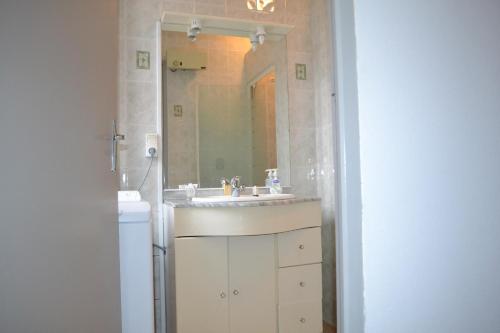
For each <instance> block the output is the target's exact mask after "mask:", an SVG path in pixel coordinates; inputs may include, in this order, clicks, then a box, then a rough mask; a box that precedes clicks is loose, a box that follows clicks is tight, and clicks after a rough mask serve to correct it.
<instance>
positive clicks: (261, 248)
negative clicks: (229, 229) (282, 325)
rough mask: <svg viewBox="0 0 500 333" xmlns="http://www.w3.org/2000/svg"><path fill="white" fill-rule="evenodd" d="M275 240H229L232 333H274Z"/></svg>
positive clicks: (275, 329)
mask: <svg viewBox="0 0 500 333" xmlns="http://www.w3.org/2000/svg"><path fill="white" fill-rule="evenodd" d="M275 252H276V249H275V237H274V236H273V235H265V236H243V237H229V289H230V301H229V304H230V327H231V332H232V333H256V332H258V333H276V331H277V295H276V281H277V278H276V270H277V264H276V262H277V260H276V254H275Z"/></svg>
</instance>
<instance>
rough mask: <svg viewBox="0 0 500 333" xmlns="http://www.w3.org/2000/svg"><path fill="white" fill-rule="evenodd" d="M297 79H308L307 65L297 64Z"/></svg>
mask: <svg viewBox="0 0 500 333" xmlns="http://www.w3.org/2000/svg"><path fill="white" fill-rule="evenodd" d="M295 77H296V78H297V80H306V79H307V69H306V64H295Z"/></svg>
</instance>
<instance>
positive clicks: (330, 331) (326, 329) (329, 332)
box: [323, 323, 337, 333]
mask: <svg viewBox="0 0 500 333" xmlns="http://www.w3.org/2000/svg"><path fill="white" fill-rule="evenodd" d="M323 333H337V329H336V328H335V327H334V326H331V325H330V324H327V323H323Z"/></svg>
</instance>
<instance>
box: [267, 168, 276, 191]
mask: <svg viewBox="0 0 500 333" xmlns="http://www.w3.org/2000/svg"><path fill="white" fill-rule="evenodd" d="M273 171H274V169H267V170H266V172H267V177H266V187H268V188H271V186H272V185H273Z"/></svg>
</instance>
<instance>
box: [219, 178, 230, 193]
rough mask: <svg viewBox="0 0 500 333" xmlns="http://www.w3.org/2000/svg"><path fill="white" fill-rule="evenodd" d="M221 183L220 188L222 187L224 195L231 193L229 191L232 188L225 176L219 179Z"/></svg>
mask: <svg viewBox="0 0 500 333" xmlns="http://www.w3.org/2000/svg"><path fill="white" fill-rule="evenodd" d="M221 185H222V188H223V189H224V195H226V196H227V195H231V192H232V188H231V183H230V182H229V180H227V178H222V179H221Z"/></svg>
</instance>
